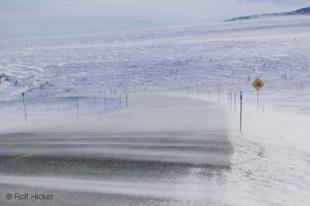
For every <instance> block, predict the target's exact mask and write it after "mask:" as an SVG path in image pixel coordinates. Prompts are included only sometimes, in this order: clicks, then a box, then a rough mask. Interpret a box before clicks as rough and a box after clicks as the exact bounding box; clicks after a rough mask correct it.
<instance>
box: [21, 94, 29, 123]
mask: <svg viewBox="0 0 310 206" xmlns="http://www.w3.org/2000/svg"><path fill="white" fill-rule="evenodd" d="M22 96H23V105H24V117H25V124H27V123H28V118H27V110H26V103H25V93H24V92H23V93H22Z"/></svg>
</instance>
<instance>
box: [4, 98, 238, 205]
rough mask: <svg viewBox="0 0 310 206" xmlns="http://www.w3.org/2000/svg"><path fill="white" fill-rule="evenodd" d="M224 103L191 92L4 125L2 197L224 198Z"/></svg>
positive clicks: (183, 201)
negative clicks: (73, 116) (96, 112)
mask: <svg viewBox="0 0 310 206" xmlns="http://www.w3.org/2000/svg"><path fill="white" fill-rule="evenodd" d="M226 121H227V120H226V116H225V112H224V110H223V109H222V108H221V107H220V106H218V105H216V104H212V103H208V102H205V101H200V100H194V99H190V98H185V97H171V96H170V97H169V96H143V97H142V96H137V97H130V105H129V108H127V109H126V108H123V110H122V111H117V112H113V113H110V114H106V115H104V116H97V117H93V118H90V117H87V118H83V117H80V118H79V119H78V120H74V121H72V120H70V119H66V117H63V118H62V121H58V122H53V123H51V122H49V123H48V124H43V123H40V122H38V123H37V124H32V126H29V127H26V128H23V129H20V128H19V129H16V130H13V131H5V132H2V133H0V205H1V206H2V205H3V206H10V205H23V206H24V205H25V206H28V205H29V206H36V205H53V206H54V205H55V206H56V205H57V206H62V205H64V206H71V205H72V206H84V205H85V206H86V205H100V206H102V205H104V206H105V205H107V206H114V205H117V206H119V205H148V206H149V205H150V206H152V205H178V206H179V205H222V204H221V203H223V202H225V173H226V172H227V170H229V169H230V158H231V155H232V153H233V149H232V146H231V144H230V141H229V136H228V129H227V122H226Z"/></svg>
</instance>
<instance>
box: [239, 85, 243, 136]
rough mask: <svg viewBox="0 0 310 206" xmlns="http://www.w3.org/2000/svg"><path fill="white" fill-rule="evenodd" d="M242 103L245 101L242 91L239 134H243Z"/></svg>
mask: <svg viewBox="0 0 310 206" xmlns="http://www.w3.org/2000/svg"><path fill="white" fill-rule="evenodd" d="M242 101H243V94H242V91H240V128H239V132H240V133H241V132H242V112H243V111H242V106H243V105H242Z"/></svg>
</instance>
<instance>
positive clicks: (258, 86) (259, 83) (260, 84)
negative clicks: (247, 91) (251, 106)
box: [252, 79, 264, 91]
mask: <svg viewBox="0 0 310 206" xmlns="http://www.w3.org/2000/svg"><path fill="white" fill-rule="evenodd" d="M252 86H253V87H254V88H255V89H256V90H257V91H259V90H261V89H262V88H263V87H264V82H263V81H262V80H260V79H255V80H254V82H253V83H252Z"/></svg>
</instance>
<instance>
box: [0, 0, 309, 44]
mask: <svg viewBox="0 0 310 206" xmlns="http://www.w3.org/2000/svg"><path fill="white" fill-rule="evenodd" d="M307 2H308V3H307ZM307 6H310V0H0V39H7V38H29V37H45V36H60V35H71V34H84V33H96V32H110V31H121V30H131V29H141V28H152V27H166V26H170V25H182V24H200V23H210V22H215V21H221V20H223V19H227V18H231V17H236V16H243V15H249V14H256V13H267V12H276V11H289V10H294V9H298V8H301V7H307Z"/></svg>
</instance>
